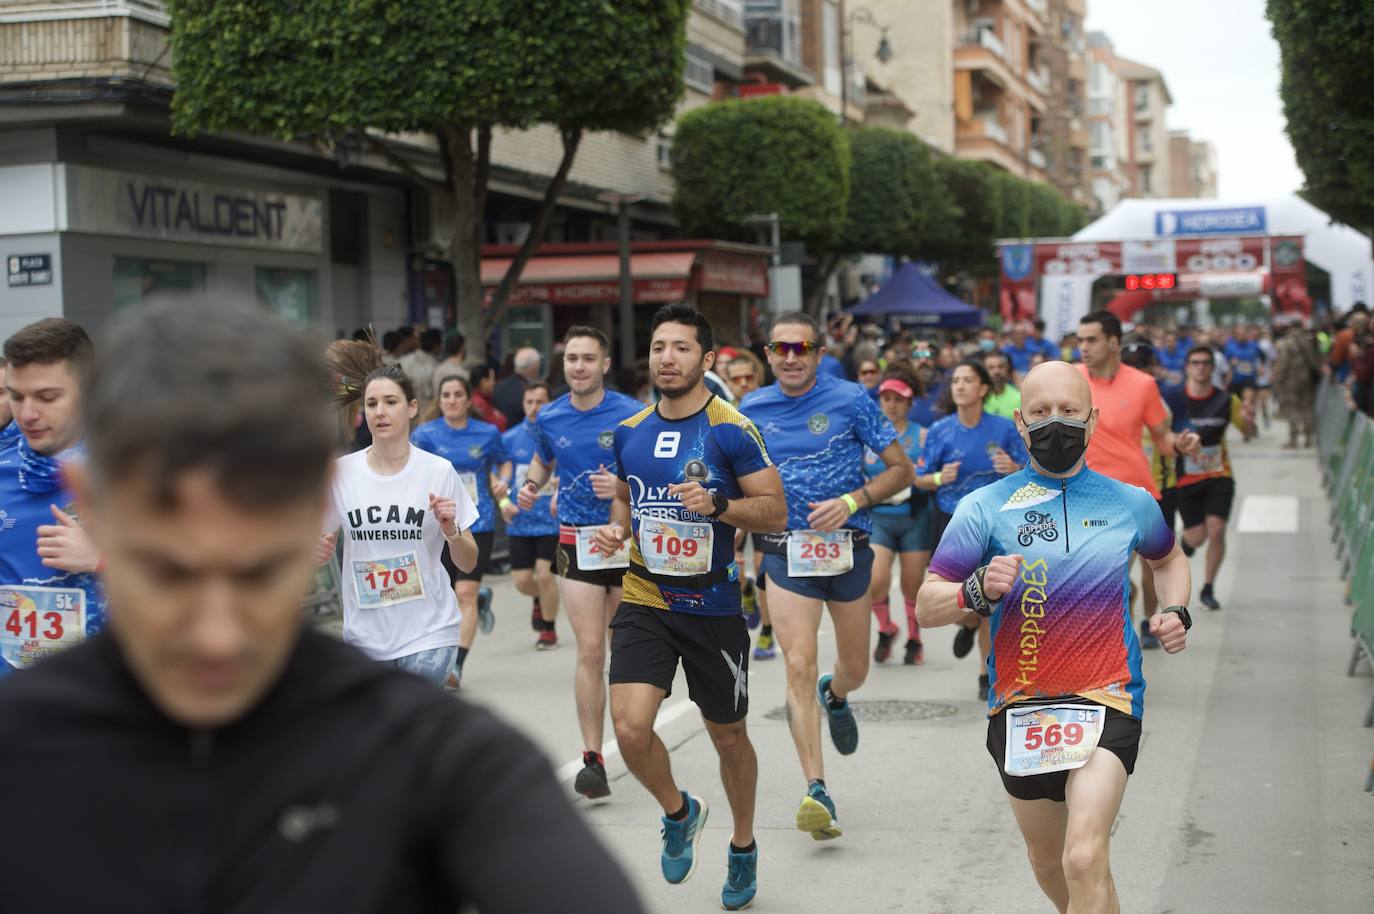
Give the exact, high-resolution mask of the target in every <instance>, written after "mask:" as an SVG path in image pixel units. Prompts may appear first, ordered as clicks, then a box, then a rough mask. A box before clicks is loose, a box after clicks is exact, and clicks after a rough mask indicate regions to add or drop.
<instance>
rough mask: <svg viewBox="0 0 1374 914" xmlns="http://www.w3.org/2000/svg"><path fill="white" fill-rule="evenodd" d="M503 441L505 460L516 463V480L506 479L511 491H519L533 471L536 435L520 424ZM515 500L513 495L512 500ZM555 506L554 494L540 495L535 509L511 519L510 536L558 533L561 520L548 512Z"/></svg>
mask: <svg viewBox="0 0 1374 914" xmlns="http://www.w3.org/2000/svg"><path fill="white" fill-rule="evenodd" d="M501 440H502V441H503V442H504V443H505V446H506V459H507V460H509V461H511V463H512V464H513V466H512V472H513V474H514V478H512V479H507V480H506V483H507V484H508V485H509V486H510V490H511V492H518V491H520V487H521V486H523V485H524V484H525V476H526V474H528V473H529V471H530V460H531V459H533V457H534V453H535V448H536V445H535V443H534V434H533V433H532V432H531V431H530V424H529V423H528V422H521V423H520V424H519V425H517V426H516V427H515V428H513V429H511V430H510V431H508V432H506V433H505V434H504V435H502V436H501ZM514 500H515V498H514V496H513V495H512V497H511V501H514ZM552 503H553V495H552V494H550V495H540V496H539V497H538V498H536V499H535V500H534V507H533V508H530V509H529V510H528V511H520V512H518V513H517V514H516V515H515V517H513V518H511V522H510V523H509V524H507V525H506V533H508V534H510V535H511V536H553V535H554V534H556V533H557V532H558V521H557V520H556V519H555V518H554V516H553V514H552V513H550V511H549V506H550V505H551V504H552Z"/></svg>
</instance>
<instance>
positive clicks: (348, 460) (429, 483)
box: [316, 341, 477, 685]
mask: <svg viewBox="0 0 1374 914" xmlns="http://www.w3.org/2000/svg"><path fill="white" fill-rule="evenodd" d="M328 358H329V361H330V366H331V368H333V369H334V371H335V373H336V374H337V375H338V376H339V378H340V381H339V392H338V395H337V399H338V401H339V403H340V405H341V406H343V407H348V406H350V405H352V404H353V403H354V402H356V401H358V400H361V401H362V403H363V415H364V417H365V420H366V422H367V428H368V431H369V432H370V433H371V435H372V444H371V446H370V447H367V448H365V449H364V450H361V451H357V452H355V453H352V454H348V455H346V456H344V457H340V458H339V459H338V461H337V462H336V464H335V474H334V481H333V483H332V485H331V486H330V498H329V504H328V506H327V508H326V514H325V523H324V535H323V536H322V537H321V539H320V545H319V549H318V550H317V553H316V559H317V561H318V562H319V563H320V564H322V565H323V564H324V563H326V562H328V561H329V559H330V557H331V556H333V555H334V544H335V542H336V540H337V536H338V531H339V530H340V528H342V529H343V531H344V544H343V579H344V584H343V588H342V590H343V593H342V601H343V612H344V631H343V636H344V640H345V641H347V642H348V643H349V644H352V645H354V646H356V647H357V648H359V649H360V650H362V651H363V652H364V653H366V654H367V655H368V656H370V657H372V658H373V659H375V660H380V661H383V662H385V663H390V664H392V665H394V666H396V667H399V668H400V669H404V670H408V671H410V672H412V673H416V674H418V675H420V676H423V677H424V678H426V679H428V680H430V681H431V682H434V683H435V684H439V685H442V684H443V682H444V679H445V676H446V675H447V673H448V670H449V666H450V665H451V664H452V663H453V661H454V658H455V657H456V656H457V653H458V632H459V622H460V615H459V611H458V601H457V600H456V599H455V598H454V594H453V590H452V588H451V587H450V586H449V583H448V575H447V574H446V573H445V571H444V565H443V561H442V560H441V555H442V556H446V557H447V558H449V559H450V560H451V561H452V562H453V564H454V566H455V567H457V568H459V569H469V570H470V569H472V568H473V567H474V566H476V564H477V543H476V541H474V540H473V537H472V534H471V533H470V532H469V528H470V527H471V526H472V524H473V523H474V522H475V521H476V520H477V508H476V506H475V505H474V504H473V502H472V499H471V498H470V497H469V496H468V493H467V492H466V491H465V490H464V489H463V486H462V485H461V484H460V483H459V481H458V474H457V473H455V472H454V469H453V466H452V465H451V464H449V462H448V461H446V460H444V459H442V458H440V457H436V456H434V455H433V454H429V453H426V452H425V451H422V450H420V449H419V448H416V447H412V446H411V444H410V425H411V422H412V421H414V419H415V415H416V413H417V412H418V411H419V409H420V404H419V401H418V400H417V399H416V397H415V388H414V385H413V384H412V383H411V380H410V378H409V377H407V375H406V373H405V372H404V371H403V370H402V369H401V368H400V366H398V365H386V364H384V363H383V362H382V351H381V350H380V349H378V348H377V347H376V346H375V345H373V344H372V343H371V342H367V341H359V342H354V341H343V342H336V343H334V344H333V345H331V346H330V348H329V353H328Z"/></svg>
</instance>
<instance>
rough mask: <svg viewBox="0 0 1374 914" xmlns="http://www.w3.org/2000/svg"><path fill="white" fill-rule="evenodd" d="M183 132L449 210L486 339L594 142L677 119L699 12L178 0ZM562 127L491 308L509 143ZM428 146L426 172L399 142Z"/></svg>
mask: <svg viewBox="0 0 1374 914" xmlns="http://www.w3.org/2000/svg"><path fill="white" fill-rule="evenodd" d="M169 7H170V12H171V16H172V30H171V43H172V49H173V75H174V76H175V78H176V82H177V91H176V95H175V97H174V99H173V103H172V116H173V127H174V129H176V130H177V131H180V132H182V133H195V132H199V131H226V130H239V131H244V132H248V133H255V134H262V135H268V136H274V137H278V138H281V139H308V140H314V141H316V142H320V143H322V144H325V145H326V146H329V145H332V144H336V143H355V144H361V145H363V146H364V147H366V148H367V149H369V150H371V151H372V152H373V153H374V154H377V155H380V156H384V157H385V158H386V159H387V160H388V161H390V163H391V164H392V165H393V167H396V168H399V169H400V170H401V171H403V172H405V173H406V174H407V175H408V176H409V177H410V178H412V179H413V180H415V181H416V182H418V183H420V184H421V185H423V186H425V187H427V188H429V189H430V191H431V192H432V193H433V194H435V195H438V196H439V197H441V198H443V199H444V200H446V201H447V202H448V203H449V204H450V205H451V206H452V207H453V211H454V213H455V215H456V219H455V222H456V230H455V234H454V237H453V239H452V241H451V244H450V252H449V253H450V257H451V259H452V261H453V265H454V270H455V273H456V276H457V286H458V302H459V326H460V328H462V330H463V333H464V334H465V335H466V336H467V337H468V338H469V339H477V340H485V339H486V338H487V337H488V336H489V334H490V332H491V329H492V328H493V327H494V326H495V324H496V323H497V321H498V320H499V319H500V316H501V312H502V310H503V309H504V306H505V301H506V298H507V296H508V295H509V293H510V291H511V289H513V288H514V285H515V283H516V282H517V281H518V279H519V275H520V272H521V270H523V268H524V266H525V263H526V261H528V259H529V257H530V255H531V254H533V252H534V249H535V248H536V247H537V246H538V245H539V243H540V242H541V241H542V240H543V239H544V236H545V234H546V231H547V229H548V224H549V220H550V218H551V217H552V214H553V210H554V204H555V202H556V200H557V198H558V195H559V192H560V191H561V190H562V188H563V186H564V185H565V183H566V181H567V176H568V172H569V170H570V169H571V168H572V164H573V160H574V159H575V157H576V155H577V149H578V146H579V144H580V142H581V139H582V137H583V135H584V134H585V133H586V132H587V131H591V130H619V131H625V132H631V133H637V132H643V131H648V130H650V129H653V128H654V127H656V126H658V125H659V124H661V123H663V122H664V121H666V120H667V119H668V118H669V117H671V116H672V114H673V111H674V109H675V107H676V105H677V101H678V99H679V98H680V97H681V94H682V89H683V80H682V73H683V67H684V64H685V57H684V55H685V42H686V37H685V29H686V21H687V14H688V9H689V7H690V0H618V2H616V3H607V2H605V0H412V2H397V0H233V2H225V0H220V2H216V0H169ZM539 124H547V125H552V126H554V127H556V128H557V129H558V131H559V133H560V134H561V137H562V142H563V156H562V161H561V162H560V164H559V167H558V169H557V171H556V172H555V174H554V176H553V179H552V180H551V181H550V182H549V183H548V186H547V189H546V192H545V195H544V199H543V201H542V202H541V204H540V207H539V210H538V213H537V215H536V217H535V219H534V221H533V225H532V228H531V231H530V233H529V236H528V237H527V238H526V240H525V243H524V244H523V245H522V246H521V248H520V251H519V253H518V255H517V256H516V257H515V259H514V261H513V262H512V264H511V266H510V269H509V270H508V271H507V273H506V275H505V277H504V278H503V279H502V280H501V283H500V285H499V286H498V287H497V289H496V291H495V294H494V296H493V298H492V301H491V304H490V307H487V308H483V307H481V302H482V300H483V293H482V285H481V278H480V266H481V246H482V243H483V242H484V241H485V238H484V237H483V232H482V225H483V221H482V217H483V213H484V211H485V208H486V196H487V184H488V178H489V175H490V169H491V138H492V133H493V131H494V130H496V129H499V128H514V129H525V128H529V127H532V126H535V125H539ZM406 134H422V135H426V136H427V137H429V141H430V144H431V145H433V146H434V147H435V148H436V149H437V155H438V161H439V168H438V169H437V170H435V169H430V168H426V167H425V166H424V165H423V164H422V163H421V161H420V160H418V159H417V158H416V156H415V155H414V154H413V153H411V152H407V151H406V150H405V149H404V148H401V147H399V146H398V145H397V144H396V143H394V142H392V141H390V140H388V139H387V138H386V137H387V136H388V135H406Z"/></svg>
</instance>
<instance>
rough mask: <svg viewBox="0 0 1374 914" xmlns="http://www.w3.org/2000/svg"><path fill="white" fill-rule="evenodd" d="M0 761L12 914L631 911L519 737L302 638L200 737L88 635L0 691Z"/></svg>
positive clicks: (108, 643)
mask: <svg viewBox="0 0 1374 914" xmlns="http://www.w3.org/2000/svg"><path fill="white" fill-rule="evenodd" d="M0 746H3V747H4V748H3V749H0V778H3V780H2V781H0V783H4V784H6V785H8V789H7V791H6V793H7V797H6V802H5V812H6V823H5V825H4V827H3V828H2V829H0V859H3V860H4V861H5V869H6V871H7V872H9V873H11V874H14V875H15V877H16V878H12V879H9V880H7V885H6V887H5V890H4V892H3V901H0V908H3V910H4V911H6V912H15V914H40V912H41V914H67V912H70V914H95V912H99V914H126V912H127V914H163V912H166V914H172V912H175V914H199V912H205V914H212V912H213V914H219V912H243V914H249V912H251V914H269V912H283V914H285V912H291V914H310V912H316V911H318V912H321V914H351V912H359V914H362V912H368V914H372V912H377V914H408V912H430V911H433V912H442V914H453V912H456V911H457V910H458V908H459V907H460V906H461V905H464V904H470V905H474V906H475V907H477V908H478V909H479V910H480V911H481V912H482V914H497V912H505V911H509V912H521V914H526V912H541V911H549V912H553V911H557V912H560V914H563V912H581V911H595V912H597V914H619V912H626V914H629V912H638V911H640V907H639V904H638V902H637V901H636V899H635V896H634V893H633V892H632V890H631V889H630V887H629V885H628V883H627V882H626V880H625V877H624V875H623V874H622V873H621V872H620V870H619V869H618V868H617V867H616V865H615V864H614V863H613V862H612V861H611V859H610V857H609V856H608V854H607V852H606V851H605V849H604V848H603V847H602V846H601V844H600V843H599V842H598V841H597V840H596V839H595V838H594V837H593V836H592V835H591V833H590V831H589V830H588V829H587V827H586V826H585V825H584V824H583V823H582V820H581V818H580V817H579V815H578V814H577V813H576V812H575V811H574V810H573V809H572V808H571V807H570V805H569V802H568V799H567V797H565V796H564V794H563V792H562V791H561V790H560V788H559V787H558V785H557V784H556V783H555V781H554V779H553V776H552V773H551V772H550V770H549V766H548V763H547V762H546V761H545V759H544V757H543V755H542V754H541V753H540V752H539V750H538V749H536V748H535V747H534V746H533V745H532V744H531V743H530V742H529V741H528V740H526V739H525V738H524V737H522V736H521V735H519V734H518V733H516V732H515V731H514V730H513V729H511V728H510V727H509V726H507V725H505V724H503V723H501V722H500V721H498V720H497V719H496V718H495V717H493V716H492V715H491V714H489V713H487V712H486V711H483V710H479V709H477V708H474V707H471V706H469V705H467V704H465V703H463V702H462V701H460V700H456V699H454V698H452V697H450V696H448V695H445V694H444V693H443V692H442V691H440V690H439V689H436V688H435V687H434V686H432V685H431V684H429V683H427V682H424V681H423V680H421V679H419V678H418V677H415V676H411V675H409V674H406V673H401V672H397V671H395V670H394V669H391V668H388V667H384V666H382V665H381V664H378V663H374V662H372V661H370V660H368V659H367V658H365V657H364V656H363V655H362V654H360V653H358V652H357V651H355V650H353V649H352V648H350V647H348V646H346V645H344V644H341V643H339V642H337V641H335V640H334V639H332V638H329V637H328V636H325V635H322V634H318V633H316V632H314V631H313V630H308V631H306V632H305V634H304V635H303V636H302V637H301V640H300V643H299V644H298V646H297V647H296V649H295V652H294V654H293V655H292V658H291V660H290V663H289V664H288V666H287V669H286V672H285V674H284V675H283V676H282V678H281V680H280V681H279V682H278V683H277V684H276V685H275V686H274V687H273V689H272V690H271V692H269V693H268V695H267V697H266V698H265V699H264V700H263V701H262V702H261V703H260V704H259V706H258V707H257V708H255V709H254V710H253V711H251V712H250V713H249V714H248V715H247V716H246V717H244V718H243V719H242V720H240V721H238V722H236V723H234V724H232V725H230V726H227V727H224V728H222V729H220V730H216V731H213V732H190V731H188V730H186V729H185V728H184V727H181V726H179V725H177V724H175V723H173V722H172V721H171V720H169V719H168V718H167V717H165V716H164V715H163V714H162V713H161V712H160V711H159V710H158V709H157V708H156V707H155V706H154V705H153V704H152V703H151V702H150V701H149V700H148V698H147V697H146V696H145V694H144V693H143V691H142V690H141V689H140V688H139V686H138V685H137V684H136V683H135V681H134V679H133V678H132V676H131V675H130V673H129V671H128V669H127V667H126V666H125V665H124V662H123V659H122V657H121V655H120V653H119V651H118V649H117V647H116V645H115V643H114V642H113V640H112V639H111V638H110V636H108V635H100V636H97V637H95V638H93V639H91V641H89V642H87V643H86V644H83V645H81V646H79V647H77V648H75V649H73V650H70V651H68V652H66V653H64V654H62V655H60V656H58V657H54V658H52V659H51V660H48V661H45V662H44V663H42V664H40V665H39V666H38V667H36V668H34V669H33V670H30V671H27V672H23V673H19V674H17V675H13V676H10V677H8V678H7V679H5V680H4V681H2V682H0ZM19 874H22V876H21V875H19Z"/></svg>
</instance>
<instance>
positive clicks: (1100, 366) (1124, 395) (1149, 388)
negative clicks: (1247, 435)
mask: <svg viewBox="0 0 1374 914" xmlns="http://www.w3.org/2000/svg"><path fill="white" fill-rule="evenodd" d="M1199 337H1200V338H1201V337H1202V334H1199ZM1198 345H1202V346H1205V345H1206V343H1205V342H1199V344H1198ZM1078 346H1079V349H1080V351H1081V352H1082V355H1083V362H1082V364H1080V365H1079V366H1078V371H1079V373H1080V374H1082V375H1083V376H1084V377H1085V378H1087V380H1088V387H1089V389H1090V390H1091V391H1092V400H1093V403H1094V404H1095V405H1096V409H1097V432H1096V434H1094V435H1093V438H1092V442H1091V443H1090V444H1089V445H1088V469H1090V470H1093V471H1094V472H1097V473H1101V474H1102V475H1103V476H1107V477H1110V478H1111V479H1115V480H1116V481H1117V482H1124V483H1126V484H1128V485H1133V486H1140V487H1141V488H1142V489H1144V490H1145V491H1147V492H1149V493H1150V496H1151V497H1152V498H1154V499H1155V501H1156V502H1158V503H1159V507H1160V510H1161V512H1164V511H1166V510H1168V505H1167V504H1165V503H1164V500H1163V499H1164V493H1163V492H1161V491H1160V489H1159V486H1158V485H1157V484H1156V483H1155V478H1154V473H1152V472H1151V470H1150V459H1149V458H1147V457H1146V456H1145V451H1144V450H1143V449H1142V448H1141V446H1140V442H1141V440H1142V437H1143V436H1144V435H1145V434H1146V432H1147V431H1148V433H1149V436H1150V440H1151V441H1152V442H1153V443H1154V455H1158V456H1162V457H1164V458H1166V459H1170V458H1173V457H1176V456H1178V455H1179V454H1191V453H1194V452H1195V451H1196V450H1197V449H1198V448H1199V447H1201V446H1202V442H1201V440H1200V439H1199V438H1198V436H1197V433H1195V432H1190V431H1182V432H1175V431H1173V430H1172V429H1171V428H1170V419H1169V413H1168V411H1167V410H1166V409H1165V407H1164V398H1163V397H1162V396H1160V393H1159V385H1157V384H1156V383H1155V379H1154V378H1153V377H1151V376H1150V375H1147V374H1146V373H1145V372H1143V371H1138V370H1136V369H1134V368H1132V367H1130V366H1129V365H1123V364H1122V362H1121V320H1120V318H1118V317H1117V316H1116V315H1115V314H1113V313H1112V312H1110V311H1094V312H1092V313H1090V314H1087V315H1085V316H1084V317H1083V319H1082V320H1081V321H1080V322H1079V324H1078ZM1171 529H1172V528H1171ZM1132 561H1134V560H1132ZM1152 567H1153V566H1151V565H1150V564H1149V563H1148V562H1147V563H1145V564H1144V565H1142V566H1141V568H1140V574H1141V577H1142V586H1141V591H1142V592H1148V591H1149V590H1150V587H1151V585H1150V584H1149V583H1144V578H1145V577H1146V576H1148V575H1150V574H1151V573H1152ZM1156 589H1157V588H1156ZM1150 609H1151V607H1150V606H1149V605H1148V604H1147V605H1146V606H1145V612H1146V614H1147V615H1146V617H1145V619H1144V620H1142V622H1141V624H1142V626H1144V627H1145V628H1146V629H1148V628H1149V625H1150V623H1149V619H1150V618H1151V617H1150V616H1149V612H1150Z"/></svg>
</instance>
